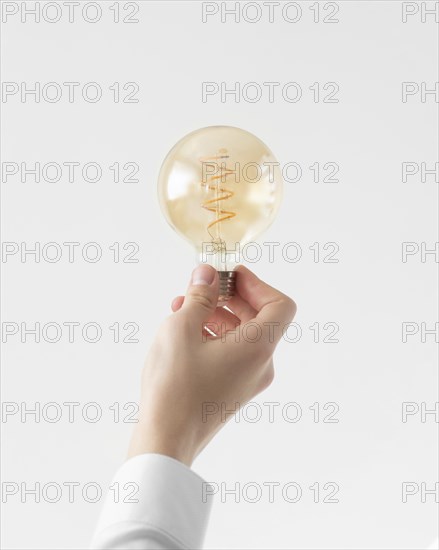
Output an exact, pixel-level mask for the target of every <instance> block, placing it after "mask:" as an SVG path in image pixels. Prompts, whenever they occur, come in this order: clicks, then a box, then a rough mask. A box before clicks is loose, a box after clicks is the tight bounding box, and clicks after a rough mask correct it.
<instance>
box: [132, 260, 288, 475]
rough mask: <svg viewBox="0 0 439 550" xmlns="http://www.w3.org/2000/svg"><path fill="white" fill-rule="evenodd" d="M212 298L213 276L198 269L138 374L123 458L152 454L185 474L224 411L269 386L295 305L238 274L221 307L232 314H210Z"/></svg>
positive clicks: (214, 302) (214, 293)
mask: <svg viewBox="0 0 439 550" xmlns="http://www.w3.org/2000/svg"><path fill="white" fill-rule="evenodd" d="M218 293H219V280H218V273H217V272H216V270H215V269H213V268H212V267H210V266H208V265H200V266H198V267H197V268H196V269H195V270H194V272H193V274H192V280H191V284H190V285H189V288H188V290H187V293H186V297H183V296H179V297H177V298H175V299H174V301H173V302H172V310H173V311H174V314H173V315H171V316H170V317H168V318H167V319H166V320H165V321H164V323H163V324H162V326H161V327H160V329H159V331H158V334H157V335H156V338H155V340H154V342H153V344H152V347H151V349H150V351H149V353H148V356H147V359H146V363H145V366H144V369H143V374H142V388H141V399H140V414H139V422H138V423H137V424H136V426H135V428H134V432H133V436H132V439H131V443H130V448H129V457H132V456H135V455H138V454H143V453H158V454H163V455H167V456H170V457H173V458H175V459H177V460H179V461H181V462H183V463H184V464H186V465H188V466H190V465H191V464H192V462H193V460H194V458H195V457H196V456H197V455H198V454H199V453H200V451H201V450H202V449H203V448H204V447H205V446H206V445H207V443H208V442H209V441H210V440H211V439H212V437H213V436H214V435H215V433H216V432H217V431H218V430H219V429H220V428H221V427H222V425H223V424H224V422H225V419H224V410H227V411H230V410H233V409H234V408H235V406H236V404H237V403H238V404H239V407H241V406H243V405H244V404H245V403H247V402H248V401H249V400H250V399H252V398H253V397H254V396H255V395H257V394H258V393H260V392H261V391H262V390H264V389H265V388H267V387H268V386H269V385H270V384H271V382H272V380H273V377H274V368H273V360H272V355H273V352H274V350H275V347H276V345H277V343H278V342H279V340H280V338H281V337H282V333H283V329H284V328H285V326H286V325H288V324H289V323H290V322H291V320H292V319H293V317H294V314H295V312H296V304H295V303H294V301H293V300H291V298H289V297H288V296H286V295H284V294H282V293H281V292H279V291H278V290H276V289H274V288H272V287H270V286H269V285H267V284H266V283H264V282H263V281H261V280H260V279H258V277H256V275H254V274H253V273H252V272H251V271H250V270H248V269H247V268H245V267H243V266H239V267H238V268H237V277H236V295H235V296H234V297H233V298H231V299H230V301H229V302H227V304H226V305H227V307H228V308H229V309H230V310H231V311H232V312H233V313H231V312H229V311H227V310H226V309H224V308H223V307H219V308H217V307H216V305H217V300H218ZM206 326H207V328H208V329H210V332H214V333H215V336H212V335H211V334H210V332H209V331H206ZM206 411H207V412H206Z"/></svg>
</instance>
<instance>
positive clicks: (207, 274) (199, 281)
mask: <svg viewBox="0 0 439 550" xmlns="http://www.w3.org/2000/svg"><path fill="white" fill-rule="evenodd" d="M214 278H215V270H214V269H213V267H210V265H205V264H201V265H199V266H197V267H196V268H195V269H194V271H193V272H192V284H193V285H210V284H212V283H213V280H214Z"/></svg>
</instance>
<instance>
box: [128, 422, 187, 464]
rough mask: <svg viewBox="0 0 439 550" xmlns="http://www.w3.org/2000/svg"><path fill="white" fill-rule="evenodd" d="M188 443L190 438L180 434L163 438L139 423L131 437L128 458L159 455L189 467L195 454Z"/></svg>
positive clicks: (162, 435)
mask: <svg viewBox="0 0 439 550" xmlns="http://www.w3.org/2000/svg"><path fill="white" fill-rule="evenodd" d="M190 441H191V438H188V437H182V436H181V435H180V434H170V435H169V436H165V435H164V434H160V433H158V432H157V429H151V427H150V426H144V425H142V424H141V423H140V422H139V423H138V424H137V425H136V427H135V428H134V430H133V433H132V436H131V440H130V444H129V448H128V458H132V457H133V456H137V455H140V454H160V455H164V456H169V457H170V458H174V459H175V460H178V461H179V462H182V463H183V464H185V465H186V466H188V467H191V465H192V463H193V461H194V459H195V452H194V451H193V446H192V445H191V444H190Z"/></svg>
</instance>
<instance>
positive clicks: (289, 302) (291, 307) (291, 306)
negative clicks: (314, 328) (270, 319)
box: [282, 295, 297, 319]
mask: <svg viewBox="0 0 439 550" xmlns="http://www.w3.org/2000/svg"><path fill="white" fill-rule="evenodd" d="M282 302H283V305H284V307H285V311H286V312H287V313H288V316H289V317H290V318H291V319H292V318H293V317H294V316H295V315H296V311H297V304H296V302H295V301H294V300H293V299H292V298H290V297H289V296H286V295H284V297H283V300H282Z"/></svg>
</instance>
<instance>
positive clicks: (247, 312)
mask: <svg viewBox="0 0 439 550" xmlns="http://www.w3.org/2000/svg"><path fill="white" fill-rule="evenodd" d="M226 307H227V308H228V309H230V310H231V311H232V312H233V313H234V314H235V315H236V317H238V318H239V319H241V322H242V323H246V322H247V321H250V319H254V318H255V317H256V315H257V313H258V312H257V311H256V310H255V308H253V307H252V306H251V305H250V304H249V303H248V302H246V301H245V300H244V299H243V298H242V296H240V295H239V293H236V294H235V296H232V298H230V300H229V301H228V302H227V303H226Z"/></svg>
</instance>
